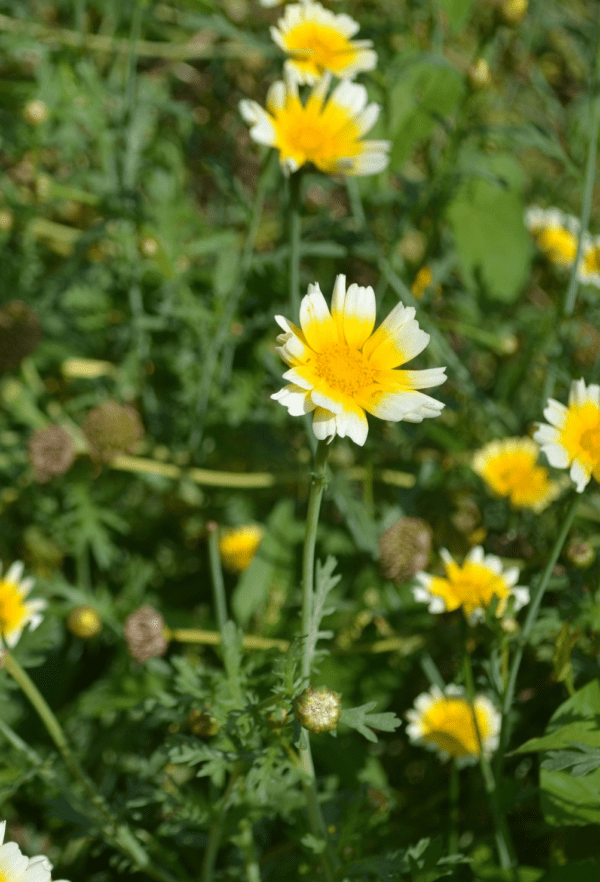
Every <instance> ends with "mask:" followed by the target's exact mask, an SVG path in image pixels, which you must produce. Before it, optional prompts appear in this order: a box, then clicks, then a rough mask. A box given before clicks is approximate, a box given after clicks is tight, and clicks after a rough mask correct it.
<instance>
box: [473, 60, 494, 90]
mask: <svg viewBox="0 0 600 882" xmlns="http://www.w3.org/2000/svg"><path fill="white" fill-rule="evenodd" d="M467 78H468V80H469V85H470V86H471V88H472V89H487V88H488V86H491V85H492V72H491V71H490V66H489V64H488V63H487V61H486V60H485V58H478V59H477V61H475V62H474V63H473V64H472V65H471V66H470V68H469V70H468V71H467Z"/></svg>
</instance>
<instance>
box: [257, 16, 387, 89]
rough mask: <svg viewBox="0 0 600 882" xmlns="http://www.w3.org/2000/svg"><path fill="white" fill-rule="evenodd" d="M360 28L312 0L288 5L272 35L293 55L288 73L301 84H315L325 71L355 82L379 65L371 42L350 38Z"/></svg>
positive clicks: (287, 68) (346, 17) (288, 65)
mask: <svg viewBox="0 0 600 882" xmlns="http://www.w3.org/2000/svg"><path fill="white" fill-rule="evenodd" d="M359 27H360V25H359V24H358V23H357V22H355V21H354V19H352V18H350V16H349V15H345V14H341V15H336V14H335V13H333V12H330V11H329V10H328V9H325V8H324V7H323V6H321V4H320V3H314V2H312V0H310V2H305V3H292V4H290V5H289V6H286V8H285V12H284V14H283V16H282V17H281V18H280V19H279V21H278V22H277V26H276V27H272V28H271V36H272V38H273V40H274V41H275V42H276V43H277V45H278V46H279V47H280V48H281V49H283V51H284V52H285V53H286V54H287V55H289V56H290V57H289V58H288V60H287V61H286V63H285V71H286V73H288V74H290V75H291V76H292V77H295V78H296V79H297V80H298V82H299V83H308V84H310V85H313V84H314V83H316V82H317V80H318V79H319V77H321V76H322V75H323V74H324V73H325V71H329V72H330V73H332V74H334V75H335V76H336V77H339V79H353V78H354V77H355V76H356V75H357V74H358V73H360V72H361V71H364V70H373V68H374V67H375V66H376V65H377V54H376V53H375V52H374V51H373V49H372V48H371V47H372V45H373V44H372V43H371V41H370V40H352V39H351V37H353V36H354V35H355V34H356V33H357V32H358V30H359Z"/></svg>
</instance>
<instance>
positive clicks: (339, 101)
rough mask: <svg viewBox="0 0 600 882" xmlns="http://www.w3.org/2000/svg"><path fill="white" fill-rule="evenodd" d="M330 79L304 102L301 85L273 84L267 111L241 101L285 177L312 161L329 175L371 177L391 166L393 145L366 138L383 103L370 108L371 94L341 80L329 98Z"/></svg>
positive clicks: (326, 77) (254, 131)
mask: <svg viewBox="0 0 600 882" xmlns="http://www.w3.org/2000/svg"><path fill="white" fill-rule="evenodd" d="M330 83H331V75H330V74H328V73H325V74H323V76H322V77H321V79H320V80H319V81H318V82H317V83H316V84H315V85H314V86H313V88H312V91H311V93H310V95H309V97H308V98H307V100H306V103H305V104H303V103H302V101H301V100H300V95H299V92H298V83H297V82H296V81H295V80H294V79H293V78H292V77H289V76H288V77H287V78H286V81H285V82H283V81H281V80H279V81H278V82H276V83H273V85H272V86H271V88H270V89H269V93H268V95H267V109H266V110H264V108H262V107H261V106H260V104H257V103H256V101H249V100H244V101H240V112H241V114H242V116H243V117H244V119H245V120H246V122H247V123H248V124H249V125H250V127H251V128H250V135H251V137H252V138H253V139H254V140H255V141H257V142H258V143H259V144H266V145H267V146H268V147H275V148H277V150H279V161H280V163H281V167H282V169H283V172H284V174H286V175H287V174H290V172H294V171H296V170H297V169H299V168H300V167H301V166H303V165H305V164H306V163H308V162H312V163H313V164H314V165H316V167H317V168H318V169H320V170H321V171H322V172H325V173H326V174H330V175H333V174H342V175H372V174H376V173H377V172H380V171H382V170H383V169H384V168H385V167H386V166H387V164H388V161H389V157H388V151H389V149H390V142H389V141H365V140H362V137H363V135H365V134H366V133H367V132H368V131H369V129H371V128H372V127H373V126H374V125H375V121H376V120H377V117H378V116H379V105H377V104H375V103H372V104H367V100H368V98H367V90H366V89H365V87H364V86H361V85H359V84H358V83H351V82H349V81H348V80H342V82H341V83H338V85H337V86H336V88H335V89H334V90H333V92H332V93H331V95H329V98H328V97H327V93H328V91H329V85H330Z"/></svg>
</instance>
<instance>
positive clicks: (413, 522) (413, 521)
mask: <svg viewBox="0 0 600 882" xmlns="http://www.w3.org/2000/svg"><path fill="white" fill-rule="evenodd" d="M430 554H431V528H430V527H429V524H428V523H427V521H424V520H423V519H422V518H400V520H398V521H396V523H395V524H393V525H392V526H391V527H389V528H388V529H387V530H386V531H385V533H383V535H382V536H381V538H380V540H379V564H380V566H381V572H382V573H383V576H384V577H385V578H386V579H392V580H393V581H394V582H395V583H396V584H397V585H401V584H402V583H403V582H406V581H408V580H409V579H411V578H412V577H413V576H414V575H415V574H416V573H419V572H421V571H423V570H426V569H427V565H428V564H429V557H430Z"/></svg>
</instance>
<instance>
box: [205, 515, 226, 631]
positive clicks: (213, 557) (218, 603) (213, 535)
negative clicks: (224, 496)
mask: <svg viewBox="0 0 600 882" xmlns="http://www.w3.org/2000/svg"><path fill="white" fill-rule="evenodd" d="M206 529H207V532H208V565H209V569H210V581H211V584H212V589H213V601H214V604H215V615H216V617H217V625H218V626H219V631H220V632H221V634H222V633H223V628H224V627H225V623H226V622H227V600H226V598H225V582H224V581H223V570H222V569H221V558H220V556H219V528H218V527H217V525H216V524H215V522H214V521H210V523H208V524H207V525H206Z"/></svg>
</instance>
